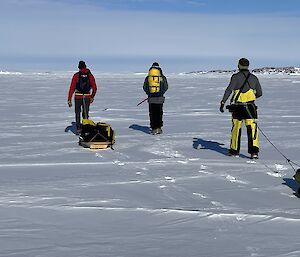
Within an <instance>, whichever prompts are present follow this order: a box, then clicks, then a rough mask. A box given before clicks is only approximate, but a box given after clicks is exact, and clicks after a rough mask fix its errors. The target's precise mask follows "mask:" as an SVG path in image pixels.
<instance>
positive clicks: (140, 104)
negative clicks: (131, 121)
mask: <svg viewBox="0 0 300 257" xmlns="http://www.w3.org/2000/svg"><path fill="white" fill-rule="evenodd" d="M146 100H148V97H147V98H146V99H144V100H143V101H141V102H139V103H138V104H137V105H136V106H139V105H141V104H142V103H143V102H145V101H146Z"/></svg>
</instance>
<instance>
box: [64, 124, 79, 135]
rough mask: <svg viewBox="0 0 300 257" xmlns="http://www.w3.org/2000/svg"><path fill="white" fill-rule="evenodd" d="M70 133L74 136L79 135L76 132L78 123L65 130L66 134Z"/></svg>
mask: <svg viewBox="0 0 300 257" xmlns="http://www.w3.org/2000/svg"><path fill="white" fill-rule="evenodd" d="M69 131H71V132H72V133H73V134H75V135H76V133H77V132H76V131H77V129H76V122H72V123H71V125H70V126H68V127H66V128H65V132H66V133H68V132H69Z"/></svg>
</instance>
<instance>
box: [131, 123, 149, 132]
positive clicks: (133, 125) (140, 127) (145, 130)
mask: <svg viewBox="0 0 300 257" xmlns="http://www.w3.org/2000/svg"><path fill="white" fill-rule="evenodd" d="M129 128H131V129H134V130H138V131H142V132H144V133H146V134H150V128H149V127H147V126H141V125H138V124H132V125H130V126H129Z"/></svg>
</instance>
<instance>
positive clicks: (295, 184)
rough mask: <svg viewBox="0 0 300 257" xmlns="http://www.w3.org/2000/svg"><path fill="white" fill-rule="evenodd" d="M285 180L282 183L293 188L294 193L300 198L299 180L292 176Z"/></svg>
mask: <svg viewBox="0 0 300 257" xmlns="http://www.w3.org/2000/svg"><path fill="white" fill-rule="evenodd" d="M283 181H284V183H282V185H285V186H288V187H289V188H291V189H292V190H293V191H294V195H295V196H297V197H298V198H300V195H299V193H298V190H299V188H300V185H299V184H298V182H297V181H295V180H294V179H292V178H283Z"/></svg>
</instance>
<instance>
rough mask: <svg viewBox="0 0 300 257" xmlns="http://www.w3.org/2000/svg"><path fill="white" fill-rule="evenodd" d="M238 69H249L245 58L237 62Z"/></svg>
mask: <svg viewBox="0 0 300 257" xmlns="http://www.w3.org/2000/svg"><path fill="white" fill-rule="evenodd" d="M238 67H239V69H240V70H248V68H249V60H248V59H246V58H242V59H240V60H239V64H238Z"/></svg>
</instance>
